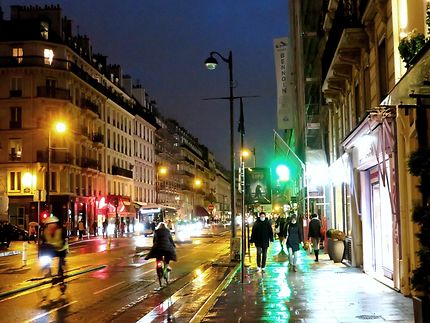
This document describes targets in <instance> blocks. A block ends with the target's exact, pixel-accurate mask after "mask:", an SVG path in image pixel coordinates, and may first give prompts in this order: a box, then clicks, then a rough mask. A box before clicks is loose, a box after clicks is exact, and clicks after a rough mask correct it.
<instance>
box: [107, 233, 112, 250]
mask: <svg viewBox="0 0 430 323" xmlns="http://www.w3.org/2000/svg"><path fill="white" fill-rule="evenodd" d="M111 243H112V237H111V236H110V235H109V236H108V241H107V244H106V250H110V247H111Z"/></svg>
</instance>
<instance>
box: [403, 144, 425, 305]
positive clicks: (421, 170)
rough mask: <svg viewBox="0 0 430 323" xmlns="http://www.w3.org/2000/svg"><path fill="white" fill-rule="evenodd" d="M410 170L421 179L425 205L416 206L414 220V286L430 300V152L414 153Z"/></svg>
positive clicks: (410, 158) (413, 214) (411, 157)
mask: <svg viewBox="0 0 430 323" xmlns="http://www.w3.org/2000/svg"><path fill="white" fill-rule="evenodd" d="M408 170H409V173H410V174H411V175H413V176H419V177H420V186H419V189H420V191H421V193H422V195H423V205H417V206H415V208H414V210H413V213H412V220H413V221H414V222H415V223H416V224H417V225H418V226H419V232H418V233H417V235H416V236H417V238H418V241H419V243H420V250H419V251H418V252H417V255H418V258H419V266H418V267H417V268H416V269H415V270H414V271H413V272H412V279H411V282H412V286H413V287H414V289H415V290H416V291H417V292H419V293H420V294H421V295H423V297H426V298H427V300H429V295H430V239H429V237H430V205H429V203H428V199H429V197H430V184H429V182H430V150H429V149H428V148H421V149H418V150H417V151H415V152H413V153H412V154H411V155H410V157H409V160H408Z"/></svg>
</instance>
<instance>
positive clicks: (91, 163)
mask: <svg viewBox="0 0 430 323" xmlns="http://www.w3.org/2000/svg"><path fill="white" fill-rule="evenodd" d="M81 167H82V168H91V169H96V170H98V171H101V165H100V162H99V161H98V160H96V159H91V158H87V157H84V158H81Z"/></svg>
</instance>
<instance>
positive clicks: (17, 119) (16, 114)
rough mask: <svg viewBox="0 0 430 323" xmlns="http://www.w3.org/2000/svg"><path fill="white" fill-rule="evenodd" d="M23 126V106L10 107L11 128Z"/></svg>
mask: <svg viewBox="0 0 430 323" xmlns="http://www.w3.org/2000/svg"><path fill="white" fill-rule="evenodd" d="M21 127H22V108H21V107H10V119H9V128H11V129H19V128H21Z"/></svg>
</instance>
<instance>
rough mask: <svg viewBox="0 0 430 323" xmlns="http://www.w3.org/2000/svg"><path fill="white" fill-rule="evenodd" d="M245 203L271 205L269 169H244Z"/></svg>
mask: <svg viewBox="0 0 430 323" xmlns="http://www.w3.org/2000/svg"><path fill="white" fill-rule="evenodd" d="M245 203H246V204H248V205H249V204H270V203H272V187H271V185H270V168H246V169H245Z"/></svg>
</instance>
